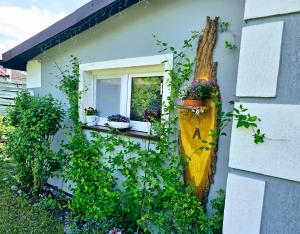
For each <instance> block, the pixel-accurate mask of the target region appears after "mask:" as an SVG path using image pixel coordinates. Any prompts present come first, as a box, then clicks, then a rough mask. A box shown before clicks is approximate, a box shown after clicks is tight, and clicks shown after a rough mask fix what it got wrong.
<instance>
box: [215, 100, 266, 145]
mask: <svg viewBox="0 0 300 234" xmlns="http://www.w3.org/2000/svg"><path fill="white" fill-rule="evenodd" d="M229 103H230V104H231V105H234V101H230V102H229ZM247 111H248V109H246V108H244V106H243V105H240V106H239V107H238V108H233V110H232V111H229V112H227V113H225V112H221V113H220V122H219V132H218V133H217V134H219V135H226V134H225V133H224V131H223V130H224V128H225V127H226V126H227V125H228V123H230V122H231V121H232V119H234V120H235V121H236V127H237V128H250V129H252V131H253V140H254V143H255V144H259V143H263V142H264V139H265V134H264V133H261V130H260V129H259V128H258V122H260V121H261V119H260V118H258V117H257V116H255V115H251V114H250V113H248V112H247ZM215 134H216V133H215Z"/></svg>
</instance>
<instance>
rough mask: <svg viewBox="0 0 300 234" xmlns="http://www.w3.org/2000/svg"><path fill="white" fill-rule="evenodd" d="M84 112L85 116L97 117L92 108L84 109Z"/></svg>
mask: <svg viewBox="0 0 300 234" xmlns="http://www.w3.org/2000/svg"><path fill="white" fill-rule="evenodd" d="M84 112H85V114H86V115H97V113H98V111H97V110H96V109H94V108H93V107H91V106H90V107H88V108H84Z"/></svg>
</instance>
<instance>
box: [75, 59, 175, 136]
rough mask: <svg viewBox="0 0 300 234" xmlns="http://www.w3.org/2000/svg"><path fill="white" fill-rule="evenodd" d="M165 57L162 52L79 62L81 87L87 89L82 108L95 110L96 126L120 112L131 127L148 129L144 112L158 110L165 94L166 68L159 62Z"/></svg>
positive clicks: (147, 130)
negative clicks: (93, 61)
mask: <svg viewBox="0 0 300 234" xmlns="http://www.w3.org/2000/svg"><path fill="white" fill-rule="evenodd" d="M166 57H167V58H170V59H171V56H170V55H166V56H151V57H143V58H140V59H139V58H135V59H125V60H116V61H108V62H100V63H96V64H83V65H80V70H81V89H82V90H84V89H87V90H88V91H86V92H84V95H83V98H82V104H81V106H82V108H85V107H88V106H92V107H94V108H96V109H97V110H98V116H99V121H98V125H105V123H106V122H107V117H108V116H110V115H113V114H121V115H124V116H127V117H129V118H130V125H131V127H132V130H137V131H143V132H149V130H150V124H149V123H148V122H146V121H145V119H144V113H145V111H146V110H147V111H151V112H152V113H155V114H157V113H161V111H162V103H163V101H166V100H167V95H168V93H169V91H168V89H167V85H166V82H167V81H166V79H167V78H168V73H167V72H166V71H165V70H166V68H168V67H167V66H166V65H165V64H162V61H165V60H166ZM168 61H169V60H168ZM168 66H169V65H168Z"/></svg>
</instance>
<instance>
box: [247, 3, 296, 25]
mask: <svg viewBox="0 0 300 234" xmlns="http://www.w3.org/2000/svg"><path fill="white" fill-rule="evenodd" d="M293 12H300V1H299V0H246V6H245V15H244V19H245V20H247V19H254V18H261V17H267V16H273V15H282V14H288V13H293Z"/></svg>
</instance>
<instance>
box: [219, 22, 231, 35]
mask: <svg viewBox="0 0 300 234" xmlns="http://www.w3.org/2000/svg"><path fill="white" fill-rule="evenodd" d="M229 27H230V23H229V22H221V23H220V30H221V33H224V32H227V31H228V30H229Z"/></svg>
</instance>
